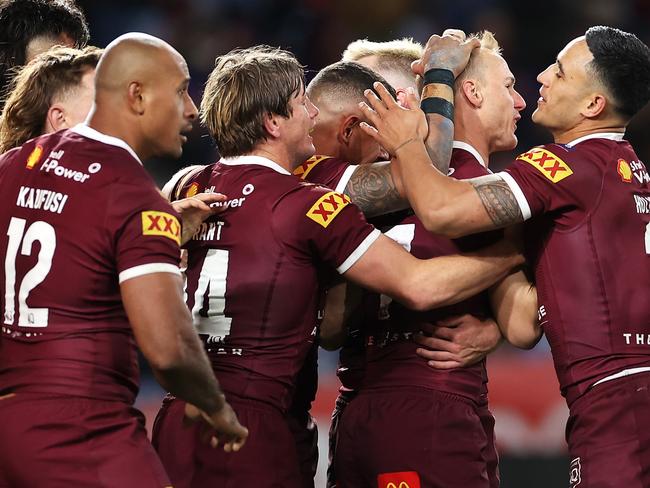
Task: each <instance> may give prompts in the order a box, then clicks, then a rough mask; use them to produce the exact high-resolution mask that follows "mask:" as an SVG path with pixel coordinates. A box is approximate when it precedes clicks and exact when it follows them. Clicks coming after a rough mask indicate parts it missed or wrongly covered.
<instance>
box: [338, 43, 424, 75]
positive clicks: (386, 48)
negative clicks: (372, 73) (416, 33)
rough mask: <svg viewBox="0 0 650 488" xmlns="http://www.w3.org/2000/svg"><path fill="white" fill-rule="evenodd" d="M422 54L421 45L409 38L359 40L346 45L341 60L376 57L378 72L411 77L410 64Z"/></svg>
mask: <svg viewBox="0 0 650 488" xmlns="http://www.w3.org/2000/svg"><path fill="white" fill-rule="evenodd" d="M423 52H424V48H423V47H422V44H420V43H419V42H416V41H414V40H413V39H412V38H410V37H404V38H402V39H396V40H394V41H385V42H373V41H369V40H368V39H359V40H357V41H354V42H351V43H350V44H348V47H347V48H346V49H345V51H343V56H342V58H341V60H342V61H359V60H360V59H363V58H365V57H367V56H377V58H378V59H377V70H378V71H382V70H395V71H398V72H401V73H404V74H408V75H409V76H413V74H412V72H411V63H412V62H413V61H417V60H418V59H420V57H422V53H423Z"/></svg>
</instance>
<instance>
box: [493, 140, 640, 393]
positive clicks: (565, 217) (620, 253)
mask: <svg viewBox="0 0 650 488" xmlns="http://www.w3.org/2000/svg"><path fill="white" fill-rule="evenodd" d="M500 175H502V176H503V178H504V180H505V181H506V182H507V183H508V184H509V186H510V188H511V189H512V191H513V192H514V193H515V195H516V196H517V200H518V202H519V206H520V208H521V210H522V213H523V215H524V218H526V219H528V218H530V217H532V220H531V221H530V225H527V229H526V244H527V248H528V249H527V250H528V251H529V256H528V257H529V263H530V264H531V265H532V266H533V267H534V271H535V277H536V281H537V294H538V297H539V303H540V307H539V315H540V320H541V323H542V326H543V328H544V332H545V334H546V337H547V338H548V341H549V343H550V345H551V350H552V353H553V359H554V362H555V368H556V371H557V375H558V378H559V380H560V386H561V388H562V394H563V395H565V396H566V398H567V401H568V403H569V405H571V404H572V403H573V401H575V399H576V398H577V397H578V396H580V395H581V394H583V393H584V392H585V391H586V390H587V389H588V388H589V387H590V386H591V385H593V384H594V383H595V382H598V381H600V380H602V379H605V378H609V377H610V376H611V375H614V374H617V373H620V372H622V371H624V370H628V369H632V368H643V367H648V366H650V344H649V339H650V319H649V318H650V300H649V299H648V297H650V186H649V181H650V177H649V176H648V172H647V170H646V168H645V166H644V164H643V163H642V162H641V161H640V160H639V158H638V157H637V155H636V154H635V153H634V150H633V149H632V147H631V146H630V144H629V143H628V142H627V141H625V140H623V135H622V134H610V133H601V134H592V135H589V136H586V137H583V138H580V139H577V140H576V141H573V142H572V143H569V144H566V145H560V144H549V145H547V146H541V147H536V148H533V149H531V150H530V151H528V152H527V153H524V154H522V155H520V156H519V157H518V158H517V160H516V161H515V163H514V164H513V165H512V166H511V167H510V168H508V169H507V170H506V172H503V173H500Z"/></svg>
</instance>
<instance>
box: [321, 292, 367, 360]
mask: <svg viewBox="0 0 650 488" xmlns="http://www.w3.org/2000/svg"><path fill="white" fill-rule="evenodd" d="M362 296H363V290H362V289H361V288H359V287H358V286H356V285H354V284H352V283H347V282H343V283H338V284H336V285H334V286H332V287H331V288H330V289H329V290H327V296H326V297H325V310H324V313H323V321H322V322H321V324H320V336H319V339H320V342H319V344H320V346H321V347H322V348H323V349H327V350H328V351H335V350H337V349H338V348H339V347H341V346H342V345H343V342H344V341H345V337H346V334H347V327H348V325H349V321H350V318H351V316H352V314H353V313H354V312H355V311H356V310H357V309H358V307H359V306H360V305H361V298H362Z"/></svg>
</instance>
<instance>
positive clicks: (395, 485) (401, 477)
mask: <svg viewBox="0 0 650 488" xmlns="http://www.w3.org/2000/svg"><path fill="white" fill-rule="evenodd" d="M377 488H420V475H418V474H417V473H416V472H415V471H399V472H394V473H382V474H380V475H378V476H377Z"/></svg>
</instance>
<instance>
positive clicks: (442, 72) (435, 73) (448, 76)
mask: <svg viewBox="0 0 650 488" xmlns="http://www.w3.org/2000/svg"><path fill="white" fill-rule="evenodd" d="M455 80H456V78H455V77H454V73H453V72H452V71H451V70H448V69H442V68H432V69H430V70H429V71H427V72H426V73H424V84H425V85H427V84H429V83H442V84H443V85H449V86H454V81H455Z"/></svg>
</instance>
